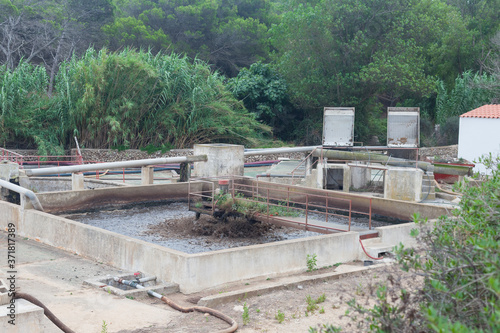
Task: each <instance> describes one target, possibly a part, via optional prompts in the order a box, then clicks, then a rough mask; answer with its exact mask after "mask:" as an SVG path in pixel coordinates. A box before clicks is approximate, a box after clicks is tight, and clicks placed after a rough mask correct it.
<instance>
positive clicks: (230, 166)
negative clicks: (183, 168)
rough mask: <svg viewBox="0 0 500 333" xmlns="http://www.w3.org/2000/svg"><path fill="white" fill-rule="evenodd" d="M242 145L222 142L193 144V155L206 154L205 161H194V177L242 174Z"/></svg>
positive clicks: (243, 159)
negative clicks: (206, 159)
mask: <svg viewBox="0 0 500 333" xmlns="http://www.w3.org/2000/svg"><path fill="white" fill-rule="evenodd" d="M243 152H244V147H243V146H240V145H231V144H224V143H214V144H199V145H194V155H207V157H208V161H207V162H195V163H194V170H193V176H194V177H223V176H243V175H244V171H245V170H244V163H245V157H244V155H243Z"/></svg>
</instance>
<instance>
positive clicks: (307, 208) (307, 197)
mask: <svg viewBox="0 0 500 333" xmlns="http://www.w3.org/2000/svg"><path fill="white" fill-rule="evenodd" d="M308 215H309V195H308V194H306V230H307V217H308Z"/></svg>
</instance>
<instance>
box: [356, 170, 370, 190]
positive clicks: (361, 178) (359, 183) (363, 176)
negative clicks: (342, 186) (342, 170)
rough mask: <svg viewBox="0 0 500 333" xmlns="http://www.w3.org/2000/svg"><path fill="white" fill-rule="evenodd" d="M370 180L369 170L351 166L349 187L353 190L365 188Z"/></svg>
mask: <svg viewBox="0 0 500 333" xmlns="http://www.w3.org/2000/svg"><path fill="white" fill-rule="evenodd" d="M371 178H372V170H371V169H369V168H363V167H359V168H358V167H355V166H352V165H351V186H352V188H354V189H359V188H365V187H367V186H368V185H369V184H370V182H371V180H372V179H371Z"/></svg>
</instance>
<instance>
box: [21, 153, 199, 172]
mask: <svg viewBox="0 0 500 333" xmlns="http://www.w3.org/2000/svg"><path fill="white" fill-rule="evenodd" d="M206 161H207V155H196V156H181V157H166V158H150V159H145V160H134V161H120V162H108V163H96V164H83V165H72V166H63V167H53V168H42V169H28V170H26V175H27V176H30V177H31V176H42V175H50V174H54V173H56V174H59V173H73V172H84V171H96V170H103V169H122V168H138V167H143V166H148V165H159V164H167V163H191V162H206Z"/></svg>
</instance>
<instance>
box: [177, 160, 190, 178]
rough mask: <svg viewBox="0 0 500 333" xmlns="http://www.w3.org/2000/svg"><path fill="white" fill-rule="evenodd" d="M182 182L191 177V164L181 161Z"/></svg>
mask: <svg viewBox="0 0 500 333" xmlns="http://www.w3.org/2000/svg"><path fill="white" fill-rule="evenodd" d="M179 169H180V170H179V172H180V177H179V181H180V182H187V181H189V178H191V165H190V164H189V163H181V165H180V168H179Z"/></svg>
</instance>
